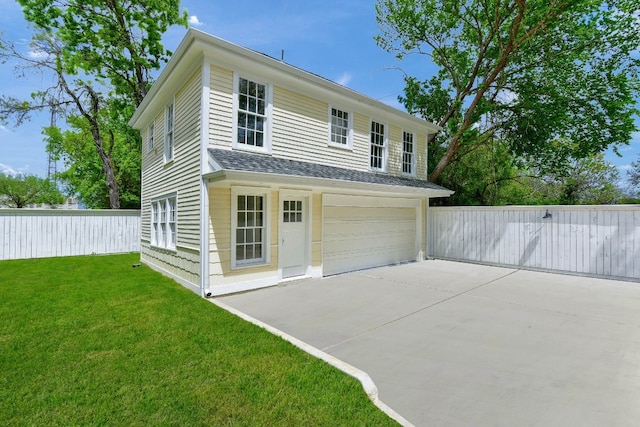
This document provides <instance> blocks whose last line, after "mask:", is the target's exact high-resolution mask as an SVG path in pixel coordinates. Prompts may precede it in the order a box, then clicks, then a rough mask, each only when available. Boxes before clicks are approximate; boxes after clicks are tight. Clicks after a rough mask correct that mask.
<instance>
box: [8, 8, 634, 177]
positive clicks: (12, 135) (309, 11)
mask: <svg viewBox="0 0 640 427" xmlns="http://www.w3.org/2000/svg"><path fill="white" fill-rule="evenodd" d="M374 5H375V0H349V1H344V0H305V1H300V0H263V1H261V2H256V1H255V0H234V1H231V2H230V1H228V0H183V1H182V7H183V8H184V9H186V10H187V11H188V14H189V21H190V25H191V26H192V27H194V28H197V29H199V30H202V31H205V32H207V33H210V34H213V35H215V36H218V37H221V38H223V39H225V40H228V41H230V42H232V43H235V44H238V45H241V46H245V47H248V48H251V49H254V50H257V51H260V52H262V53H265V54H268V55H270V56H273V57H275V58H278V59H279V58H280V57H281V55H282V51H284V60H285V62H287V63H289V64H291V65H294V66H296V67H299V68H302V69H304V70H306V71H309V72H312V73H315V74H318V75H320V76H322V77H325V78H327V79H330V80H333V81H335V82H337V83H340V84H342V85H345V86H347V87H349V88H351V89H353V90H356V91H358V92H360V93H362V94H364V95H367V96H369V97H371V98H374V99H377V100H379V101H381V102H384V103H387V104H389V105H391V106H393V107H396V108H399V109H402V106H401V104H400V103H399V102H398V100H397V98H398V95H401V94H402V89H403V87H404V84H403V72H406V73H408V74H409V75H415V76H418V77H422V78H425V77H427V76H429V75H430V74H431V73H432V72H433V71H434V68H433V66H432V65H431V64H430V63H429V60H428V58H427V57H424V56H420V55H414V56H409V57H405V59H404V60H403V61H402V62H399V61H398V60H397V59H395V58H394V56H393V55H392V54H390V53H387V52H385V51H384V50H383V49H381V48H380V47H378V46H377V45H376V42H375V40H374V36H375V35H376V34H378V26H377V23H376V20H375V8H374ZM0 11H2V13H0V31H2V32H4V37H5V38H6V39H9V40H13V41H15V42H20V43H23V44H24V45H25V48H26V46H27V44H28V41H29V40H30V38H31V34H32V31H31V28H30V27H29V24H28V23H27V22H26V21H25V20H24V17H23V15H22V11H21V9H20V5H19V4H18V3H17V2H16V1H14V0H0ZM185 31H186V29H184V28H182V27H173V28H171V29H170V30H169V31H168V32H167V33H166V34H165V36H164V38H163V42H164V45H165V47H167V48H168V49H170V50H175V48H176V47H177V46H178V44H179V43H180V40H181V39H182V38H183V36H184V34H185ZM48 82H49V81H48V79H47V78H46V77H42V76H38V75H32V76H29V78H28V79H18V78H16V76H15V75H14V72H13V67H12V66H11V64H8V63H7V64H0V94H3V95H10V96H14V97H17V98H28V96H29V94H30V93H31V92H33V91H35V90H38V89H39V88H42V87H46V85H47V83H48ZM49 121H50V114H49V113H48V112H47V113H44V114H40V115H36V116H33V117H32V119H31V121H30V122H28V123H26V124H23V125H22V126H20V127H18V128H15V127H12V126H2V125H0V172H3V173H11V174H15V173H23V174H33V175H38V176H42V177H44V176H46V175H47V170H48V162H47V153H46V151H45V143H44V141H43V137H42V134H41V130H42V127H43V126H47V125H48V124H49ZM636 123H637V124H638V127H640V118H638V119H637V120H636ZM619 152H620V154H621V155H622V157H618V156H615V155H614V154H613V153H612V152H611V150H610V151H609V152H608V153H607V156H606V157H607V160H609V161H610V162H611V163H613V164H614V165H615V166H616V167H618V169H619V170H620V172H621V173H620V175H621V176H622V177H624V176H625V175H626V170H628V169H629V168H630V167H631V166H630V165H631V162H633V161H636V160H638V159H639V158H640V157H639V155H640V131H637V132H635V133H634V135H633V140H632V141H631V143H630V144H629V145H628V146H621V147H620V148H619ZM57 167H58V169H61V168H62V167H63V165H62V164H61V163H58V165H57Z"/></svg>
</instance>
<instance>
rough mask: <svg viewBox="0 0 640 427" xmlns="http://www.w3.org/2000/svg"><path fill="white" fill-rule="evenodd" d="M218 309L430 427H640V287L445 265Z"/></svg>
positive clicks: (300, 286) (319, 283) (289, 289)
mask: <svg viewBox="0 0 640 427" xmlns="http://www.w3.org/2000/svg"><path fill="white" fill-rule="evenodd" d="M218 300H220V301H222V302H223V303H224V304H227V305H229V306H231V307H233V308H236V309H237V310H240V311H242V312H244V313H246V314H248V315H250V316H252V317H254V318H257V319H259V320H261V321H263V322H265V323H267V324H269V325H271V326H273V327H275V328H277V329H280V330H282V331H283V332H285V333H288V334H290V335H292V336H294V337H296V338H298V339H300V340H302V341H304V342H306V343H308V344H310V345H312V346H314V347H316V348H319V349H321V350H323V351H325V352H327V353H329V354H331V355H333V356H335V357H337V358H339V359H341V360H343V361H345V362H347V363H349V364H351V365H353V366H355V367H357V368H359V369H361V370H363V371H365V372H367V373H368V374H369V375H370V376H371V378H372V379H373V381H374V382H375V384H376V385H377V387H378V390H379V397H380V399H381V400H382V401H383V402H385V403H386V404H387V405H389V406H390V407H391V408H393V409H394V410H395V411H397V412H398V413H400V414H401V415H402V416H403V417H405V418H406V419H407V420H409V421H410V422H412V423H414V424H415V425H417V426H563V427H564V426H637V425H639V424H640V283H632V282H620V281H613V280H601V279H592V278H583V277H574V276H565V275H557V274H549V273H539V272H531V271H524V270H515V269H507V268H499V267H488V266H481V265H474V264H464V263H455V262H449V261H439V260H436V261H427V262H421V263H412V264H405V265H400V266H392V267H382V268H377V269H372V270H366V271H362V272H356V273H349V274H344V275H340V276H334V277H330V278H326V279H308V280H302V281H298V282H290V283H288V284H286V285H282V286H278V287H273V288H267V289H262V290H258V291H254V292H249V293H244V294H238V295H232V296H228V297H222V298H218Z"/></svg>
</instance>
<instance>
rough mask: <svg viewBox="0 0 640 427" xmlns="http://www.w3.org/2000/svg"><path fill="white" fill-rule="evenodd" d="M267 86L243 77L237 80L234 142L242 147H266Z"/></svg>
mask: <svg viewBox="0 0 640 427" xmlns="http://www.w3.org/2000/svg"><path fill="white" fill-rule="evenodd" d="M267 112H268V102H267V87H266V86H265V85H263V84H260V83H256V82H253V81H251V80H247V79H244V78H242V77H240V78H239V80H238V109H237V133H236V143H237V144H241V146H243V147H251V148H258V149H263V148H265V149H266V148H267V147H266V145H267V137H266V131H267V122H268V114H267Z"/></svg>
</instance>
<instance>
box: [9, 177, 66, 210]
mask: <svg viewBox="0 0 640 427" xmlns="http://www.w3.org/2000/svg"><path fill="white" fill-rule="evenodd" d="M63 201H64V196H63V195H62V194H61V193H60V191H58V189H57V188H56V186H55V184H54V183H53V182H51V181H49V180H48V179H43V178H39V177H37V176H34V175H18V176H11V175H5V174H2V173H0V206H7V207H10V208H18V209H20V208H24V207H25V206H28V205H31V204H41V203H45V204H48V205H52V206H54V205H58V204H60V203H62V202H63Z"/></svg>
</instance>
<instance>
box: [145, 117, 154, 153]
mask: <svg viewBox="0 0 640 427" xmlns="http://www.w3.org/2000/svg"><path fill="white" fill-rule="evenodd" d="M155 133H156V126H155V124H154V122H151V124H150V125H149V132H148V135H147V151H151V150H153V143H154V140H155V137H156V135H155Z"/></svg>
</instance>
